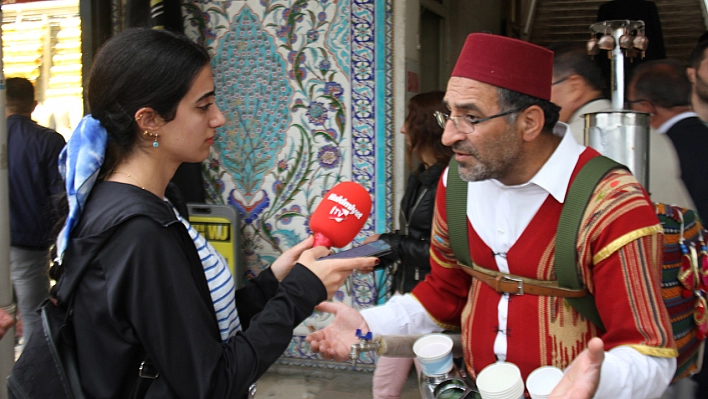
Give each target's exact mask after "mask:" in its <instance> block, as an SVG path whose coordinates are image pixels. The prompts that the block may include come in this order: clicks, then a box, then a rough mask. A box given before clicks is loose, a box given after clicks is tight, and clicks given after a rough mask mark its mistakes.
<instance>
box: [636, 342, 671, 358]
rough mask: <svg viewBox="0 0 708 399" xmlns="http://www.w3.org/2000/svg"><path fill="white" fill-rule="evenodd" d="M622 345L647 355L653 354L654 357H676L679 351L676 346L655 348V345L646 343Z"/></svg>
mask: <svg viewBox="0 0 708 399" xmlns="http://www.w3.org/2000/svg"><path fill="white" fill-rule="evenodd" d="M623 346H628V347H630V348H632V349H634V350H636V351H637V352H639V353H641V354H642V355H647V356H654V357H665V358H669V359H670V358H672V357H678V355H679V353H678V350H676V348H657V347H655V346H646V345H623Z"/></svg>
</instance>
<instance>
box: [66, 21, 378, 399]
mask: <svg viewBox="0 0 708 399" xmlns="http://www.w3.org/2000/svg"><path fill="white" fill-rule="evenodd" d="M88 105H89V109H90V115H88V116H86V117H84V119H83V120H82V121H81V123H80V125H79V127H78V128H77V129H76V131H75V132H74V133H73V135H72V137H71V139H70V140H69V142H68V144H67V146H66V148H65V150H64V151H63V152H62V155H61V156H60V169H62V174H63V175H64V178H65V181H66V186H67V199H68V205H69V212H68V216H67V219H66V222H65V224H64V228H63V229H62V231H61V232H60V234H59V236H58V238H57V246H56V247H57V254H58V261H59V264H58V265H56V266H55V267H58V268H61V269H63V275H62V277H61V279H60V281H59V283H58V289H57V291H56V292H57V297H58V300H59V302H60V303H67V302H68V300H69V297H70V293H69V292H68V288H67V287H70V286H71V285H72V284H71V283H72V281H77V280H78V285H77V288H76V291H75V296H74V316H73V327H74V329H75V333H76V343H77V348H76V349H77V355H78V364H79V375H80V380H81V386H82V388H83V391H84V394H85V395H86V396H87V397H91V398H127V397H134V396H133V395H135V396H137V397H147V398H190V399H191V398H243V397H246V395H247V394H248V388H249V386H250V385H251V384H253V383H254V382H255V381H256V380H257V379H258V378H259V377H260V376H261V375H263V373H265V372H266V370H267V369H268V367H270V365H272V364H273V363H274V362H275V361H276V360H277V359H278V357H279V356H280V355H281V354H282V353H283V351H284V350H285V349H286V348H287V346H288V344H289V343H290V340H291V338H292V330H293V329H294V328H295V326H297V325H298V324H299V323H300V322H302V321H303V320H304V319H305V318H306V317H308V316H309V315H310V314H311V313H312V311H313V309H314V306H315V305H317V304H318V303H319V302H321V301H323V300H326V299H328V298H331V297H332V296H333V295H334V293H335V292H336V290H337V289H338V288H339V287H340V286H341V285H342V283H343V282H344V280H345V279H346V277H347V276H348V275H349V274H350V273H351V271H352V270H353V269H354V268H356V267H359V266H366V267H370V266H373V265H374V263H375V262H376V259H374V258H368V259H362V258H356V259H348V260H347V259H342V260H323V261H317V259H318V258H320V257H322V256H325V255H327V254H328V253H329V251H328V250H327V249H326V248H324V247H317V248H312V249H309V248H311V247H312V245H313V242H314V240H313V238H312V237H310V238H308V239H307V240H305V241H303V242H302V243H300V244H298V245H296V246H295V247H293V248H291V249H289V250H287V251H285V252H284V253H283V255H281V256H280V257H279V258H278V259H277V260H276V261H275V263H273V265H271V267H270V268H268V269H266V270H264V271H263V272H261V273H260V274H259V275H258V277H256V278H254V279H252V280H250V281H249V282H248V283H247V284H246V286H245V287H244V288H242V289H240V290H238V291H235V287H234V281H233V278H232V277H231V274H230V272H229V269H228V267H227V266H226V262H225V261H224V259H223V258H222V257H221V256H220V255H219V254H218V253H217V252H216V251H215V250H214V249H213V248H212V247H211V245H209V244H208V243H207V242H206V241H205V240H204V238H203V237H201V236H200V235H199V234H198V233H197V231H196V230H195V229H193V228H192V227H191V226H190V225H189V222H188V221H187V220H186V215H182V214H180V213H179V212H177V211H176V210H175V207H174V206H173V205H172V204H171V203H170V202H169V201H168V200H166V199H165V191H166V188H167V185H168V182H169V181H170V179H171V178H172V176H173V175H174V173H175V171H176V170H177V167H178V166H179V165H180V164H181V163H183V162H201V161H203V160H204V159H206V158H207V156H208V155H209V151H210V147H211V146H212V144H213V143H214V138H215V135H216V128H218V127H219V126H222V125H223V124H224V122H225V120H224V116H223V114H222V113H221V111H220V110H219V108H218V107H217V105H216V103H215V88H214V79H213V77H212V73H211V70H210V59H209V55H208V54H207V52H206V51H205V50H204V48H202V47H201V46H199V45H197V44H195V43H193V42H192V41H190V40H189V39H187V38H185V37H183V36H180V35H176V34H173V33H169V32H167V31H158V30H150V29H129V30H126V31H124V32H122V33H119V34H118V35H116V36H114V37H113V38H111V39H110V40H109V41H108V42H107V43H106V44H105V45H104V46H103V48H102V49H101V50H100V51H99V53H98V54H97V56H96V58H95V60H94V62H93V67H92V70H91V75H90V80H89V83H88ZM104 153H105V157H104ZM94 183H95V184H94ZM82 269H85V272H84V273H83V274H82V273H81V270H82ZM55 275H57V274H55ZM139 370H140V374H141V377H143V376H144V378H138V374H139ZM136 391H139V393H138V394H137V395H136Z"/></svg>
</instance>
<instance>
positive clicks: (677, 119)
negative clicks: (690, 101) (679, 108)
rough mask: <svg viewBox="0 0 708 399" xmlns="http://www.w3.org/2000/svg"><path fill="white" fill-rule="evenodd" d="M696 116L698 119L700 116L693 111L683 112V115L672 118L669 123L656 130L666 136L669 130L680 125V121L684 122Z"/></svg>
mask: <svg viewBox="0 0 708 399" xmlns="http://www.w3.org/2000/svg"><path fill="white" fill-rule="evenodd" d="M694 116H695V117H696V118H698V114H697V113H695V112H691V111H686V112H682V113H680V114H678V115H676V116H674V117H672V118H671V119H669V120H668V121H666V122H664V123H662V124H661V126H659V128H658V129H656V131H657V132H658V133H660V134H666V132H668V131H669V129H671V128H672V127H674V125H675V124H677V123H679V122H680V121H682V120H684V119H686V118H691V117H694Z"/></svg>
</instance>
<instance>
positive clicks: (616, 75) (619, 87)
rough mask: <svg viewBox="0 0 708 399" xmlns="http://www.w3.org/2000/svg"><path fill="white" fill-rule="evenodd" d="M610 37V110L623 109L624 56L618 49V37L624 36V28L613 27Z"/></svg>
mask: <svg viewBox="0 0 708 399" xmlns="http://www.w3.org/2000/svg"><path fill="white" fill-rule="evenodd" d="M613 28H615V29H614V30H613V31H612V36H613V37H614V38H615V43H616V44H615V48H614V49H613V50H612V67H611V70H612V109H614V110H615V111H619V110H622V109H624V54H623V53H622V49H621V48H620V45H619V42H620V36H622V35H623V34H624V26H623V25H622V26H619V27H614V26H613Z"/></svg>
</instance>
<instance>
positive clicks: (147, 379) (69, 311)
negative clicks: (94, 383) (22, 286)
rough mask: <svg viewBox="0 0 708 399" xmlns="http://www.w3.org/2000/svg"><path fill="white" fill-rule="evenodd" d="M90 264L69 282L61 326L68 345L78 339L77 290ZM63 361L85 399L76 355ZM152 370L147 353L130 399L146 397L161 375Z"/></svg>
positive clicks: (78, 395) (74, 386) (84, 264)
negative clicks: (76, 323) (75, 328)
mask: <svg viewBox="0 0 708 399" xmlns="http://www.w3.org/2000/svg"><path fill="white" fill-rule="evenodd" d="M90 264H91V262H82V263H81V269H79V272H78V274H77V276H76V278H74V279H72V280H71V281H70V282H69V286H68V288H67V289H68V292H67V295H68V301H67V304H66V314H65V316H64V322H63V324H62V326H61V339H63V340H64V342H65V343H66V344H67V345H72V344H73V342H72V341H71V340H70V338H72V337H73V338H74V339H75V337H76V335H75V334H76V333H75V332H74V327H73V325H72V324H71V319H72V318H73V316H74V299H75V298H76V288H77V287H78V286H79V282H81V280H82V279H83V277H84V274H86V271H87V270H88V266H89V265H90ZM65 275H66V272H65V273H64V275H63V276H62V277H60V280H61V279H64V278H65V277H64V276H65ZM64 282H66V281H64ZM57 283H58V282H57ZM69 334H71V335H72V337H69ZM63 360H64V362H66V363H67V364H66V374H67V375H66V377H67V379H68V383H69V385H70V386H71V389H72V391H73V394H74V396H75V398H76V399H81V398H84V395H83V390H82V389H81V379H80V378H79V364H78V360H77V359H76V353H75V352H74V353H73V354H71V355H66V356H63ZM146 365H148V366H150V367H151V369H150V370H149V371H148V369H145V370H144V368H145V366H146ZM152 370H154V367H153V366H152V364H151V363H150V358H149V357H148V355H147V353H146V354H145V359H144V360H143V361H142V362H141V363H140V367H139V369H138V378H137V379H136V381H135V384H134V386H133V389H132V390H131V394H130V399H141V398H144V397H145V394H146V393H147V389H148V388H149V387H150V384H151V383H152V380H154V379H156V378H157V377H159V375H160V373H159V372H157V370H154V371H152Z"/></svg>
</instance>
